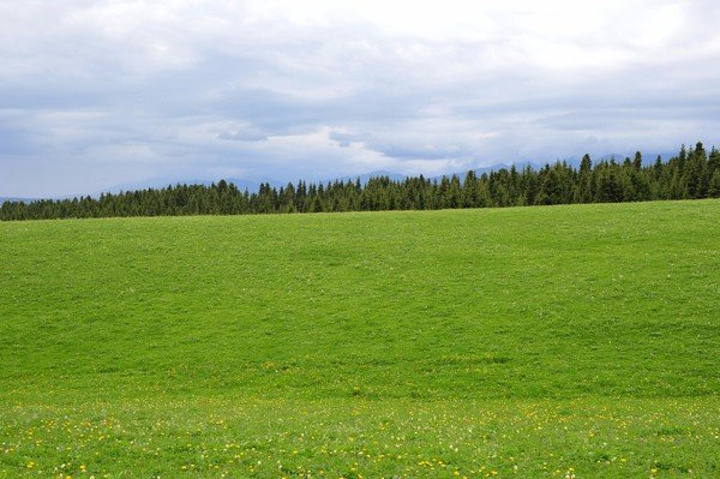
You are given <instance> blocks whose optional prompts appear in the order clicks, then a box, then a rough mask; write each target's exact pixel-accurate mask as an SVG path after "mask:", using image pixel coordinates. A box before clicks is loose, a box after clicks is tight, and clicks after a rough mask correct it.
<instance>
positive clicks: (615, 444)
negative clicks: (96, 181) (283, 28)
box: [0, 200, 720, 479]
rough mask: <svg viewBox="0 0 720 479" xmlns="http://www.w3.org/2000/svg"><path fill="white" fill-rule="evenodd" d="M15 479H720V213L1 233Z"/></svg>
mask: <svg viewBox="0 0 720 479" xmlns="http://www.w3.org/2000/svg"><path fill="white" fill-rule="evenodd" d="M0 273H1V274H0V478H22V477H41V478H46V477H47V478H62V479H69V478H73V479H78V478H95V479H99V478H157V477H162V478H183V477H188V478H191V477H192V478H196V477H198V478H278V479H280V478H288V479H289V478H340V477H343V478H346V479H350V478H357V479H360V478H387V479H390V478H408V479H409V478H436V477H437V478H442V477H447V478H455V477H458V478H463V477H466V478H485V477H498V478H566V479H571V478H577V479H581V478H656V477H657V478H671V477H688V478H689V477H698V478H711V477H720V201H718V200H705V201H685V202H654V203H633V204H607V205H573V206H557V207H529V208H508V209H485V210H446V211H424V212H382V213H380V212H378V213H346V214H312V215H273V216H233V217H218V216H214V217H172V218H132V219H102V220H64V221H40V222H15V223H0Z"/></svg>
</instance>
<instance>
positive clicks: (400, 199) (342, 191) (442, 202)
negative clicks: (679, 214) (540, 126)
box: [0, 143, 720, 221]
mask: <svg viewBox="0 0 720 479" xmlns="http://www.w3.org/2000/svg"><path fill="white" fill-rule="evenodd" d="M700 198H720V152H719V151H718V150H716V149H715V148H714V147H713V149H712V151H711V152H709V153H708V152H707V151H706V150H705V148H704V147H703V144H702V143H697V144H696V146H695V147H694V148H689V149H686V148H685V146H683V147H682V148H681V150H680V152H679V154H678V155H677V156H674V157H672V158H670V159H669V160H668V161H667V162H664V161H663V160H662V158H661V157H657V159H656V160H655V162H654V163H651V164H645V162H644V161H643V157H642V154H641V153H640V152H637V153H635V156H634V158H629V157H628V158H625V159H624V161H616V160H615V159H614V158H612V159H609V160H602V161H599V162H597V163H593V161H592V160H591V158H590V156H589V155H585V156H584V157H583V158H582V161H581V162H580V165H579V167H574V166H571V165H570V164H568V163H567V162H564V161H563V162H559V161H558V162H556V163H554V164H546V165H545V166H544V167H542V168H540V169H535V168H532V167H530V166H526V167H523V168H522V169H521V170H518V169H517V168H516V167H515V166H512V167H510V168H502V169H499V170H497V171H492V172H489V173H483V174H482V175H477V174H476V173H475V172H474V171H472V170H471V171H468V172H467V174H466V175H464V177H462V178H461V177H460V176H458V175H453V176H449V177H448V176H444V177H442V179H439V180H429V179H426V178H425V177H423V176H422V175H420V176H418V177H408V178H405V179H404V180H399V181H394V180H391V179H390V178H389V177H387V176H381V177H376V178H372V179H370V180H369V181H367V182H366V183H365V184H362V183H361V182H360V180H359V179H357V180H355V181H340V180H338V181H333V182H329V183H327V184H324V183H317V184H315V183H310V184H308V183H306V182H304V181H298V182H297V184H293V183H288V184H287V185H286V186H283V187H280V188H279V189H278V188H275V187H271V186H270V184H269V183H263V184H261V185H260V187H259V189H258V191H257V192H253V193H250V192H249V191H247V190H244V191H241V190H240V189H238V188H237V187H236V186H235V185H234V184H232V183H228V182H226V181H225V180H221V181H219V182H218V183H213V184H211V185H209V186H207V185H184V184H178V185H175V186H173V185H170V186H168V187H166V188H158V189H153V188H151V189H145V190H138V191H127V192H122V193H118V194H109V193H108V194H102V195H100V197H99V198H92V197H90V196H85V197H79V198H73V199H63V200H39V201H33V202H30V203H24V202H10V201H6V202H4V203H3V204H2V206H1V207H0V220H3V221H10V220H30V219H56V218H102V217H122V216H179V215H241V214H271V213H313V212H343V211H381V210H435V209H447V208H490V207H506V206H528V205H557V204H570V203H619V202H630V201H651V200H670V199H700Z"/></svg>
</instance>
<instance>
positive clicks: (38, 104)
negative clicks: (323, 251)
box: [0, 0, 720, 196]
mask: <svg viewBox="0 0 720 479" xmlns="http://www.w3.org/2000/svg"><path fill="white" fill-rule="evenodd" d="M469 3H470V2H464V1H457V0H446V1H444V2H422V1H421V2H417V1H415V2H405V1H392V0H390V1H388V0H385V1H383V2H380V1H375V0H365V1H363V2H360V1H337V0H335V1H330V0H327V1H324V0H314V1H307V2H291V1H268V0H263V1H255V0H252V1H245V2H240V1H223V2H217V1H202V0H163V1H153V2H150V1H93V0H66V1H64V2H0V62H1V64H2V65H3V67H2V68H1V69H0V196H47V195H64V194H82V193H90V192H95V191H99V190H103V189H106V188H109V187H111V186H113V185H116V184H119V183H128V182H134V181H137V182H140V181H146V180H149V179H152V178H163V179H165V180H170V181H174V180H182V179H188V178H207V179H217V178H220V177H242V178H247V179H260V178H276V179H279V180H290V179H297V178H304V179H320V178H330V177H334V176H344V175H352V174H360V173H365V172H369V171H373V170H379V169H385V170H393V171H397V172H400V173H408V174H417V173H424V174H437V173H442V172H448V171H459V170H464V169H468V168H471V167H480V166H484V165H489V164H494V163H498V162H512V161H527V160H530V161H537V162H545V161H552V160H554V159H556V158H558V157H560V158H563V157H569V156H578V155H581V154H583V153H586V152H589V153H591V154H597V155H602V154H607V153H622V154H625V153H630V152H633V151H635V149H638V148H642V149H644V150H650V151H654V152H667V151H674V150H675V149H676V148H677V147H678V145H679V144H680V143H683V142H685V143H687V142H693V141H695V140H704V141H706V142H709V143H713V142H715V141H718V138H717V132H718V131H720V128H719V127H720V87H718V85H720V62H718V61H717V60H718V58H720V30H718V29H717V25H718V24H720V4H717V2H713V1H703V0H700V1H663V0H660V1H634V2H632V1H631V2H628V1H597V2H569V1H546V2H540V3H538V2H532V1H520V0H506V1H504V2H471V4H470V5H468V4H469ZM718 146H720V145H718Z"/></svg>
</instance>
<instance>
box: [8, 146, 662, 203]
mask: <svg viewBox="0 0 720 479" xmlns="http://www.w3.org/2000/svg"><path fill="white" fill-rule="evenodd" d="M675 155H676V154H660V156H662V157H663V159H665V160H667V159H668V158H670V157H672V156H675ZM625 156H626V155H619V154H608V155H604V156H602V157H600V158H593V163H596V162H599V161H610V159H612V158H614V159H615V161H618V162H621V161H624V159H625ZM657 156H658V154H651V155H644V156H643V163H645V164H652V163H653V162H655V159H656V158H657ZM581 160H582V156H580V157H570V158H566V159H564V160H558V161H565V162H566V163H568V164H569V165H571V166H574V167H578V166H579V165H580V161H581ZM549 163H551V164H552V163H555V162H554V161H551V162H549ZM512 165H515V168H517V169H518V170H522V169H523V168H525V167H526V166H531V167H532V168H534V169H540V168H542V167H543V166H544V165H545V163H543V164H538V163H532V162H528V161H526V162H518V163H512V164H506V163H497V164H495V165H492V166H486V167H483V168H477V169H474V170H473V171H474V172H475V174H476V175H478V176H480V175H482V174H483V173H490V172H492V171H498V170H500V169H502V168H505V169H509V168H511V167H512ZM453 174H456V175H458V177H459V178H460V181H463V180H464V179H465V175H467V171H463V172H455V173H446V174H443V175H436V176H426V177H425V178H427V179H429V180H430V181H434V180H437V181H440V180H441V179H442V177H443V176H448V177H449V176H452V175H453ZM381 176H387V177H388V178H390V179H391V180H393V181H402V180H404V179H405V178H407V177H408V175H403V174H400V173H395V172H392V171H385V170H378V171H373V172H370V173H365V174H362V175H348V176H343V177H339V178H331V179H326V180H320V181H311V180H308V181H307V183H315V184H318V183H324V184H327V183H328V182H334V181H337V180H340V181H343V182H345V181H355V180H357V179H358V178H359V179H360V183H362V184H366V183H367V182H368V181H369V180H370V179H371V178H378V177H381ZM412 176H416V175H412ZM418 176H419V175H418ZM221 179H222V178H217V179H216V180H205V179H199V178H194V179H184V180H176V181H172V180H168V179H163V178H153V179H150V180H146V181H143V182H135V183H125V184H121V185H116V186H114V187H112V188H109V189H107V190H104V191H102V192H96V193H91V194H90V196H92V197H95V198H97V197H99V196H100V195H101V194H102V193H113V194H117V193H121V192H125V191H136V190H146V189H150V188H153V189H158V188H166V187H167V186H169V185H177V184H186V185H208V186H209V185H210V184H212V183H213V182H215V183H217V182H218V181H220V180H221ZM225 181H227V182H228V183H233V184H234V185H235V186H237V187H238V189H240V190H248V191H249V192H251V193H252V192H256V191H258V189H259V188H260V184H261V183H268V184H270V186H271V187H273V188H280V187H282V186H286V185H287V184H288V182H287V181H280V180H276V179H272V178H264V179H258V180H247V179H243V178H225ZM296 181H297V180H296ZM296 181H293V182H292V183H293V184H295V183H296ZM73 196H87V194H83V195H69V196H65V197H63V198H73ZM53 199H61V198H53ZM38 200H39V198H4V197H0V204H2V203H3V202H5V201H23V202H25V203H29V202H32V201H38Z"/></svg>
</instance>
